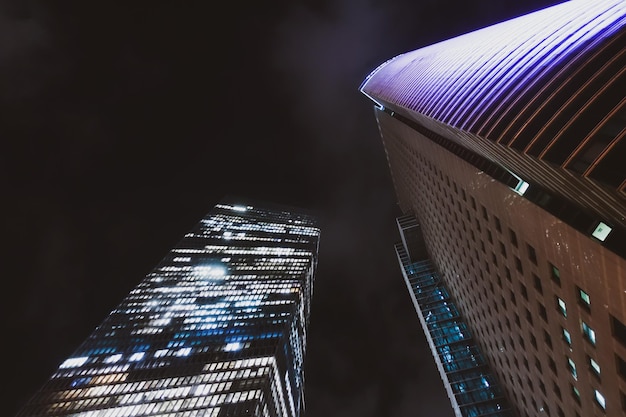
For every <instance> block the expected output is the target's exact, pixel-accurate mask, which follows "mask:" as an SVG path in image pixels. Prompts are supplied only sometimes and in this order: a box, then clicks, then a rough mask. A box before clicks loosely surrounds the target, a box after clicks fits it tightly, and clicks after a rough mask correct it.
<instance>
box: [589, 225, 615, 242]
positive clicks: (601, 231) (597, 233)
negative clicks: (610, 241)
mask: <svg viewBox="0 0 626 417" xmlns="http://www.w3.org/2000/svg"><path fill="white" fill-rule="evenodd" d="M611 230H613V229H612V228H611V227H610V226H609V225H607V224H605V223H603V222H600V223H598V225H597V226H596V228H595V230H594V231H593V233H591V236H593V237H595V238H596V239H598V240H601V241H603V242H604V240H605V239H606V238H607V236H608V235H609V233H611Z"/></svg>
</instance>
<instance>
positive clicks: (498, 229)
mask: <svg viewBox="0 0 626 417" xmlns="http://www.w3.org/2000/svg"><path fill="white" fill-rule="evenodd" d="M493 220H494V222H495V224H496V230H497V231H498V232H499V233H502V225H501V224H500V219H499V218H498V217H496V216H493Z"/></svg>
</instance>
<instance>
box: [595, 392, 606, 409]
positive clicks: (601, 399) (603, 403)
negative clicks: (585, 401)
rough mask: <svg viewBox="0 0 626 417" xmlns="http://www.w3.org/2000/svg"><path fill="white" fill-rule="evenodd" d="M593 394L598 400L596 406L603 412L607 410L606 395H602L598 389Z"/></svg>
mask: <svg viewBox="0 0 626 417" xmlns="http://www.w3.org/2000/svg"><path fill="white" fill-rule="evenodd" d="M593 394H594V398H595V399H596V404H598V405H599V406H600V407H601V408H602V409H603V410H606V400H605V399H604V395H602V394H601V393H600V391H598V390H597V389H596V390H594V391H593Z"/></svg>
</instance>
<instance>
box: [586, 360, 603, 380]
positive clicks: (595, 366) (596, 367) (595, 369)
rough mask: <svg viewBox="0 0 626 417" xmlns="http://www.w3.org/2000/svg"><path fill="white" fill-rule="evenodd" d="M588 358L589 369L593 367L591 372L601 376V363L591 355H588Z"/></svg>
mask: <svg viewBox="0 0 626 417" xmlns="http://www.w3.org/2000/svg"><path fill="white" fill-rule="evenodd" d="M587 360H588V361H589V369H591V372H592V373H593V374H594V375H595V376H597V377H599V376H600V364H598V362H596V361H595V360H594V359H593V358H592V357H591V356H587Z"/></svg>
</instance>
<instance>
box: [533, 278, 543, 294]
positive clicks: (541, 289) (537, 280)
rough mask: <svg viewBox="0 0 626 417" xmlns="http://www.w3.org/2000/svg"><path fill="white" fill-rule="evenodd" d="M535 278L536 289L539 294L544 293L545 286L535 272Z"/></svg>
mask: <svg viewBox="0 0 626 417" xmlns="http://www.w3.org/2000/svg"><path fill="white" fill-rule="evenodd" d="M533 280H534V282H535V289H536V290H537V292H538V293H539V294H541V295H543V286H542V285H541V279H540V278H539V277H538V276H537V275H535V274H533Z"/></svg>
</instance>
